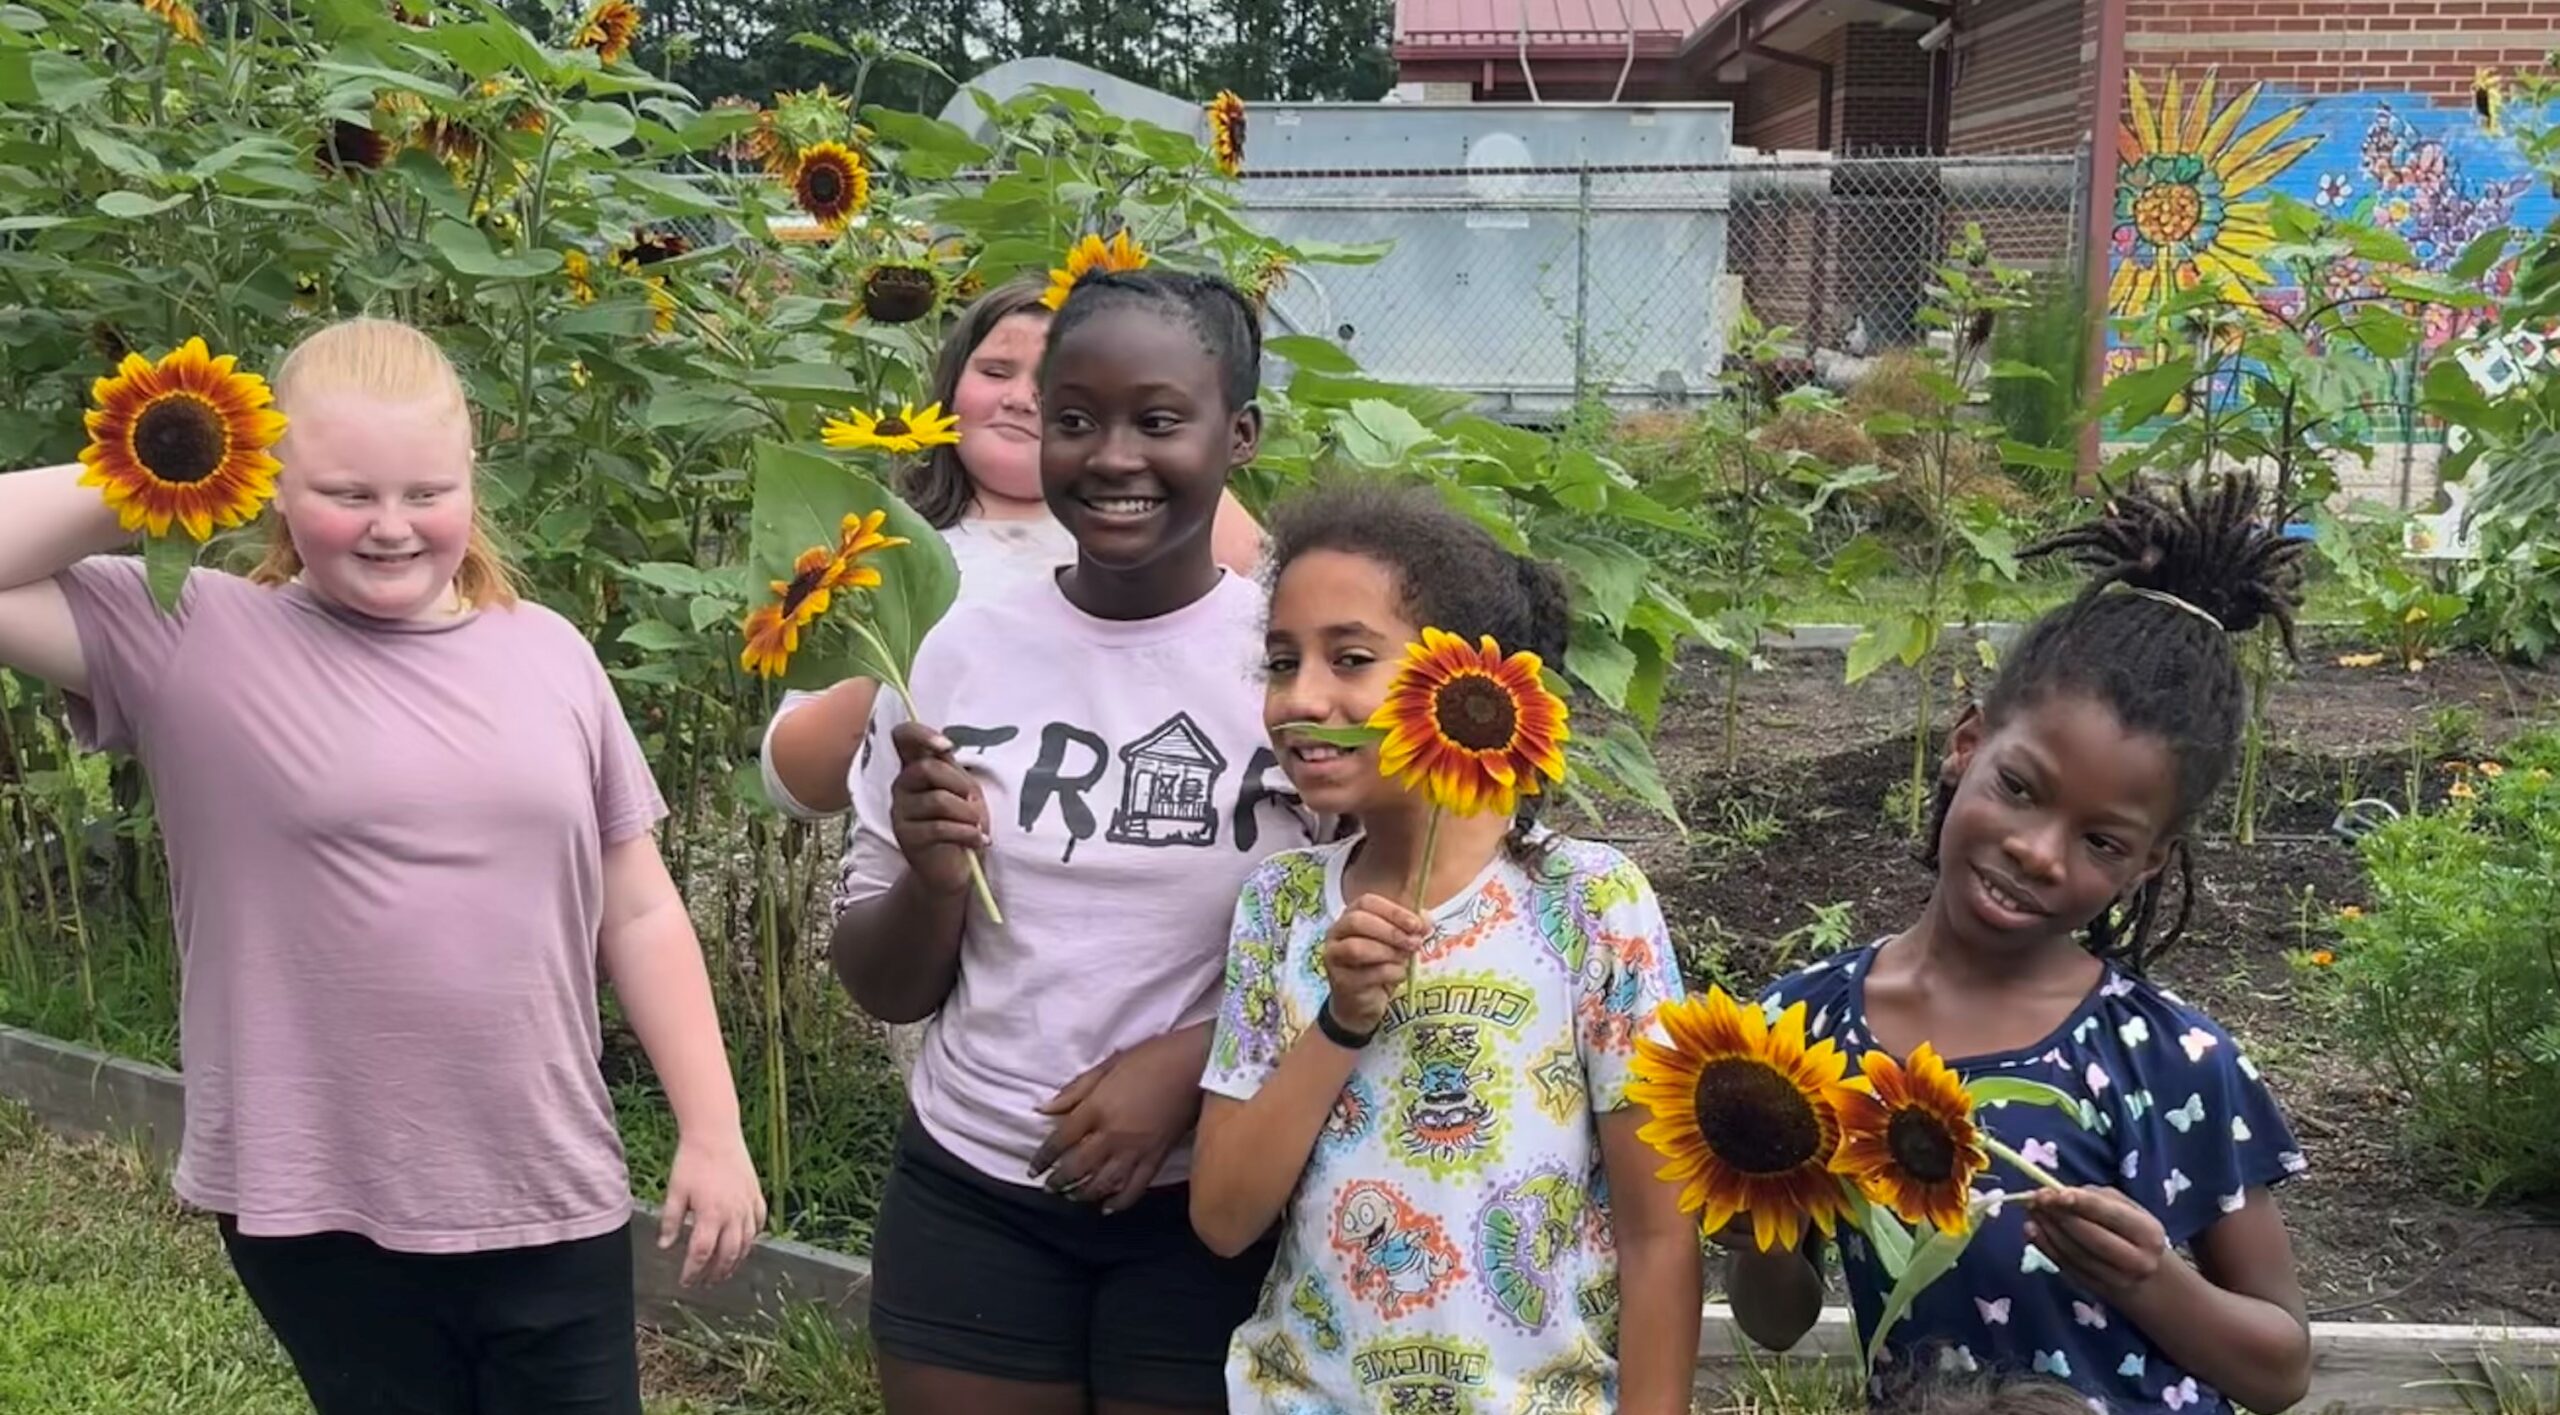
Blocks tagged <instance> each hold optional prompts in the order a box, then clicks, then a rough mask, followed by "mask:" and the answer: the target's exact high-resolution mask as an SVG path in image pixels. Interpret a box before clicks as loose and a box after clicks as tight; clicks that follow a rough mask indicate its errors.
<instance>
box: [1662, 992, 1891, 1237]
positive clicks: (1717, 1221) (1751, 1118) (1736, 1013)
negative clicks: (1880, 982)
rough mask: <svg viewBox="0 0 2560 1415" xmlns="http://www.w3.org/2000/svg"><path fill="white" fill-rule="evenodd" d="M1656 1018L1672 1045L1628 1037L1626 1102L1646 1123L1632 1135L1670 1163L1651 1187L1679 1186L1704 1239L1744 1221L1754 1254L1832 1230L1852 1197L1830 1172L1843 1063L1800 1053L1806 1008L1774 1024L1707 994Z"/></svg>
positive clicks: (1830, 1051) (1832, 1054) (1830, 1052)
mask: <svg viewBox="0 0 2560 1415" xmlns="http://www.w3.org/2000/svg"><path fill="white" fill-rule="evenodd" d="M1655 1015H1656V1019H1657V1020H1658V1021H1660V1022H1661V1024H1662V1029H1663V1031H1664V1032H1665V1033H1667V1034H1668V1035H1669V1037H1670V1039H1671V1040H1670V1042H1669V1044H1667V1045H1666V1044H1664V1043H1662V1042H1658V1041H1655V1040H1654V1039H1653V1038H1651V1037H1649V1036H1643V1035H1639V1036H1638V1037H1637V1038H1636V1056H1635V1062H1634V1067H1633V1069H1634V1072H1635V1080H1634V1081H1633V1082H1631V1083H1630V1084H1629V1085H1628V1087H1627V1098H1628V1099H1629V1100H1632V1101H1634V1102H1636V1103H1637V1104H1639V1105H1641V1106H1643V1107H1644V1108H1645V1109H1646V1110H1649V1111H1651V1112H1652V1113H1653V1119H1651V1120H1648V1121H1646V1122H1645V1124H1644V1128H1643V1129H1641V1130H1639V1131H1637V1132H1636V1133H1637V1135H1638V1136H1640V1137H1641V1138H1642V1139H1643V1140H1644V1142H1645V1143H1646V1144H1648V1145H1651V1146H1652V1147H1653V1148H1654V1149H1655V1150H1657V1151H1659V1152H1660V1153H1661V1154H1662V1155H1663V1156H1664V1157H1665V1158H1666V1159H1668V1160H1670V1161H1671V1162H1670V1163H1669V1164H1667V1165H1665V1166H1663V1168H1662V1171H1661V1174H1660V1177H1661V1178H1663V1179H1668V1180H1672V1181H1674V1182H1676V1183H1678V1184H1679V1185H1680V1209H1681V1212H1683V1213H1695V1214H1698V1215H1699V1222H1700V1227H1701V1229H1702V1230H1703V1231H1704V1232H1706V1233H1707V1234H1709V1235H1713V1234H1716V1233H1720V1232H1722V1231H1723V1230H1724V1227H1725V1225H1727V1224H1729V1223H1731V1222H1733V1220H1734V1219H1735V1218H1736V1217H1737V1216H1747V1217H1749V1218H1750V1220H1751V1236H1752V1241H1753V1243H1754V1244H1755V1245H1757V1246H1758V1247H1759V1248H1760V1249H1761V1251H1763V1252H1766V1251H1768V1250H1769V1249H1771V1248H1775V1247H1779V1246H1781V1245H1784V1246H1786V1247H1794V1246H1795V1244H1796V1243H1797V1242H1798V1241H1799V1240H1800V1239H1802V1238H1803V1236H1804V1230H1805V1228H1806V1226H1807V1225H1811V1226H1812V1227H1814V1228H1817V1229H1820V1230H1821V1231H1822V1233H1823V1234H1824V1236H1826V1237H1828V1236H1829V1235H1831V1234H1832V1233H1833V1232H1834V1231H1836V1229H1837V1226H1838V1224H1839V1222H1840V1220H1841V1218H1842V1217H1844V1216H1846V1215H1847V1214H1848V1213H1849V1195H1848V1190H1847V1189H1846V1188H1844V1187H1843V1186H1842V1184H1841V1182H1840V1177H1839V1176H1838V1175H1836V1174H1834V1173H1832V1172H1831V1162H1832V1158H1833V1156H1834V1155H1835V1154H1836V1153H1837V1151H1838V1148H1839V1145H1840V1121H1839V1118H1838V1116H1837V1114H1836V1113H1835V1112H1834V1111H1833V1109H1832V1096H1833V1093H1834V1091H1835V1090H1836V1088H1837V1087H1838V1085H1839V1083H1840V1078H1841V1076H1842V1075H1843V1074H1844V1073H1845V1072H1846V1071H1847V1070H1848V1066H1849V1059H1848V1058H1847V1057H1846V1056H1843V1055H1842V1054H1841V1052H1840V1049H1839V1047H1838V1046H1836V1045H1834V1044H1833V1043H1831V1042H1829V1041H1820V1042H1815V1043H1813V1044H1812V1045H1811V1046H1807V1045H1806V1044H1805V1037H1804V1016H1805V1013H1804V1004H1803V1003H1797V1004H1796V1005H1795V1006H1793V1007H1790V1008H1788V1009H1787V1010H1786V1011H1784V1012H1781V1013H1780V1014H1778V1019H1777V1021H1775V1022H1771V1021H1770V1020H1769V1019H1768V1017H1767V1015H1766V1014H1765V1013H1763V1012H1762V1011H1761V1009H1759V1008H1758V1007H1755V1006H1751V1005H1749V1004H1747V1003H1737V1002H1735V1001H1734V1000H1733V999H1732V998H1731V997H1728V996H1726V994H1725V991H1724V989H1722V988H1718V987H1711V988H1709V989H1707V995H1706V996H1704V997H1698V996H1696V995H1694V994H1693V995H1691V996H1689V997H1685V998H1682V999H1680V1000H1679V1001H1677V1002H1671V1003H1665V1004H1664V1005H1663V1007H1662V1010H1661V1011H1660V1012H1659V1013H1657V1014H1655Z"/></svg>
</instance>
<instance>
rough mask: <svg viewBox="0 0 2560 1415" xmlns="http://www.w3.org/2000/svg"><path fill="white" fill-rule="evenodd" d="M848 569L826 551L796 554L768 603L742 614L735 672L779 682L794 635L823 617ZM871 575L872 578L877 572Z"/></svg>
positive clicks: (795, 647) (793, 649) (796, 641)
mask: <svg viewBox="0 0 2560 1415" xmlns="http://www.w3.org/2000/svg"><path fill="white" fill-rule="evenodd" d="M850 568H851V567H849V566H847V565H846V564H845V561H844V557H842V556H841V555H838V554H837V553H836V550H835V548H834V547H831V546H823V545H821V546H812V547H811V548H809V549H807V550H804V551H802V552H800V558H799V559H798V560H797V561H795V562H793V563H792V566H791V578H790V579H788V580H776V581H774V582H773V594H774V600H773V603H771V604H763V605H758V606H756V608H755V609H754V610H752V611H750V612H749V613H748V615H747V620H746V623H745V625H744V626H743V628H744V630H745V633H746V636H747V646H746V650H745V652H743V653H741V654H739V655H738V666H739V667H741V668H744V669H745V670H746V671H748V672H749V673H753V674H756V675H758V676H760V677H764V678H779V677H781V676H782V675H783V674H784V673H785V672H787V671H789V669H790V667H791V656H792V655H793V654H795V653H798V652H799V651H800V631H801V630H802V629H804V628H806V627H808V625H809V623H810V622H811V621H812V620H815V619H816V618H817V617H818V616H819V615H821V614H824V613H826V612H827V606H828V605H829V604H831V603H833V602H834V601H835V592H836V591H837V590H838V589H839V588H842V587H843V585H844V584H845V574H846V572H847V570H848V569H850ZM872 573H873V575H874V576H875V577H876V576H877V575H878V573H879V572H877V571H873V572H872Z"/></svg>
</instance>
